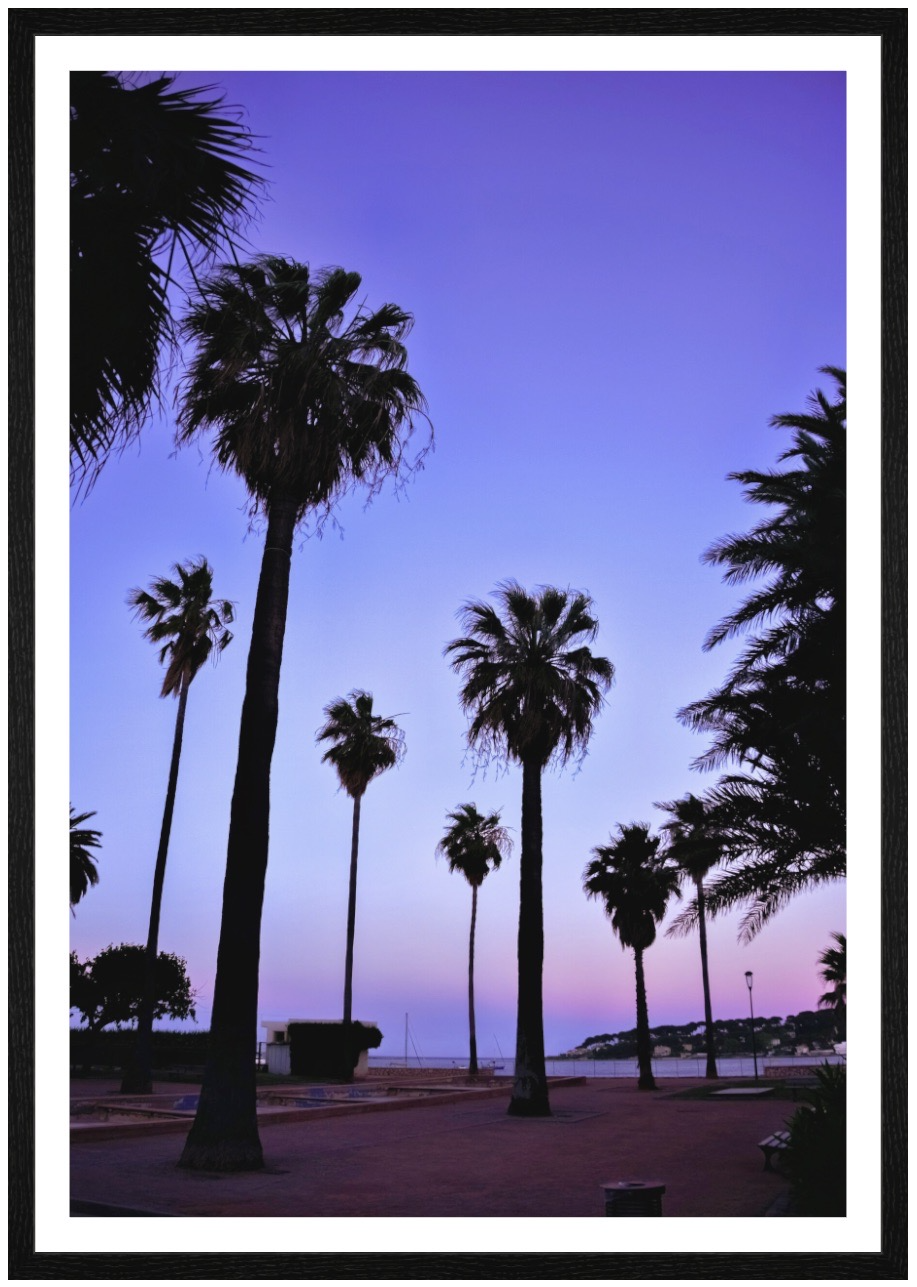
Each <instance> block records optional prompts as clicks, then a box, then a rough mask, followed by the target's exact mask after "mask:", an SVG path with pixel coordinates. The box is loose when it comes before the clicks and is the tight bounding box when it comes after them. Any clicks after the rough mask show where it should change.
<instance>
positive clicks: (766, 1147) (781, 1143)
mask: <svg viewBox="0 0 917 1287" xmlns="http://www.w3.org/2000/svg"><path fill="white" fill-rule="evenodd" d="M789 1139H790V1132H789V1131H774V1133H773V1135H768V1137H767V1139H764V1140H762V1141H761V1143H760V1144H759V1145H758V1148H759V1149H760V1150H761V1152H762V1153H763V1154H764V1169H765V1171H773V1169H774V1168H773V1167H772V1166H771V1158H772V1157H774V1155H775V1154H779V1153H782V1152H783V1150H784V1149H785V1148H786V1146H787V1144H788V1143H789Z"/></svg>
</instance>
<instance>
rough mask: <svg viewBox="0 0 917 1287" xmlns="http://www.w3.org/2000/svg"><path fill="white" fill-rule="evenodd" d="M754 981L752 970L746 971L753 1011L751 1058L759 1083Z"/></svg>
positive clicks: (749, 999) (750, 1004) (750, 1005)
mask: <svg viewBox="0 0 917 1287" xmlns="http://www.w3.org/2000/svg"><path fill="white" fill-rule="evenodd" d="M753 981H754V976H753V975H752V972H751V970H746V971H745V982H746V984H747V986H748V1006H749V1009H750V1010H751V1057H752V1059H754V1061H755V1081H756V1082H757V1080H758V1046H757V1043H756V1042H755V1007H754V1002H753V1001H752V999H751V985H752V982H753Z"/></svg>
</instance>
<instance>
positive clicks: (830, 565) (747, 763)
mask: <svg viewBox="0 0 917 1287" xmlns="http://www.w3.org/2000/svg"><path fill="white" fill-rule="evenodd" d="M822 369H823V371H825V372H826V373H827V374H829V375H831V376H832V377H833V378H834V379H835V381H836V382H837V386H838V389H837V397H836V400H835V401H833V402H832V401H830V400H829V399H828V398H827V397H826V396H825V395H824V394H823V393H822V392H821V391H816V393H815V394H814V396H813V398H812V399H811V405H810V409H809V411H808V412H807V413H805V414H802V415H780V416H775V417H774V419H773V421H772V423H773V424H774V425H776V426H778V427H780V428H788V429H792V430H793V431H794V432H793V442H792V446H791V447H789V448H788V449H787V450H786V451H785V452H784V453H783V454H782V456H781V457H780V459H781V461H789V462H791V467H789V468H787V469H785V470H783V471H776V470H775V471H771V472H759V471H754V470H748V471H745V472H741V473H735V474H731V475H730V477H731V478H733V479H735V480H736V481H738V482H740V483H742V484H743V485H744V487H745V494H746V497H747V498H748V500H750V501H752V502H753V503H755V504H758V505H764V506H766V507H768V510H769V516H768V517H767V518H765V519H764V520H762V521H761V522H760V523H759V524H758V525H757V526H756V527H754V528H753V529H752V530H751V531H750V532H749V533H747V534H745V535H741V536H728V537H726V538H724V539H723V540H721V541H718V542H717V543H716V544H715V545H713V546H712V547H711V549H710V550H708V552H707V553H706V555H705V556H704V557H705V559H706V560H707V561H708V562H710V563H713V564H715V565H717V566H722V567H724V568H725V569H726V571H725V580H726V581H727V582H728V583H729V584H732V585H741V584H744V583H745V582H747V581H749V580H759V579H761V578H766V579H765V580H763V581H761V584H760V585H759V588H757V589H756V590H755V591H754V592H753V593H752V594H751V595H750V596H749V597H748V598H747V599H746V600H745V602H744V603H743V604H742V605H741V606H740V607H739V608H738V609H737V610H736V611H735V612H733V613H731V614H729V616H727V617H726V618H725V619H724V620H723V621H722V622H721V623H720V624H719V625H718V626H717V627H716V628H715V629H714V630H712V631H711V632H710V634H709V636H708V638H707V640H706V642H705V645H704V647H705V648H706V649H710V648H713V647H715V646H716V645H717V644H719V643H721V642H723V641H724V640H727V639H730V638H733V637H734V636H736V635H738V634H740V633H743V632H745V631H748V630H751V629H756V630H757V633H756V634H754V635H752V637H751V638H750V640H749V643H748V645H747V647H746V648H745V650H744V652H743V653H742V654H741V655H740V657H739V659H738V661H737V662H736V663H735V664H734V666H733V668H732V671H731V673H730V674H729V676H728V678H727V680H726V682H725V683H724V684H723V685H722V686H721V687H720V688H719V689H717V690H716V691H714V692H712V693H710V694H709V695H708V696H707V697H705V698H703V699H702V700H700V701H697V702H693V703H692V704H691V705H690V706H687V707H685V708H684V709H683V710H682V711H680V712H679V718H680V719H681V720H682V722H683V723H685V724H687V725H688V726H689V727H690V728H693V729H695V730H698V731H701V732H710V733H712V734H713V735H714V741H713V743H712V745H711V746H710V748H709V749H708V750H707V751H706V752H705V753H704V754H703V755H702V756H700V757H699V759H698V760H697V762H696V763H697V767H700V768H720V767H722V766H724V765H726V764H727V763H728V762H730V761H731V762H733V763H734V764H735V765H736V770H735V771H733V772H731V773H730V774H728V775H727V776H726V777H724V778H723V779H722V781H721V782H720V783H719V784H718V786H717V787H716V788H715V789H714V790H713V791H711V792H709V793H708V802H709V803H710V804H711V805H712V806H713V807H714V809H715V811H716V814H717V819H718V826H719V829H720V832H721V834H722V836H723V838H724V848H725V853H726V856H727V858H728V860H729V862H728V866H729V870H728V871H727V872H726V873H725V874H724V875H722V876H720V877H718V878H717V880H716V881H714V882H712V884H710V885H709V886H708V888H707V895H708V902H707V906H708V910H709V911H710V912H711V913H713V912H714V911H717V910H723V909H725V908H728V907H731V906H734V905H735V904H736V903H738V902H748V903H749V904H750V906H749V910H748V913H747V915H746V917H745V918H744V920H743V922H742V936H743V937H744V938H745V939H746V940H747V939H748V938H751V937H753V936H754V935H755V934H756V933H757V932H758V930H759V929H760V927H761V926H762V925H763V924H764V923H766V921H767V920H768V919H769V918H770V917H771V916H772V915H773V914H774V912H775V911H777V910H778V909H779V908H780V907H782V906H784V905H785V903H786V902H787V901H788V900H789V899H790V898H791V897H793V895H794V894H796V893H797V892H799V891H800V890H802V889H807V888H811V887H813V886H815V885H818V884H820V883H822V882H824V881H832V880H837V879H839V878H840V877H843V875H844V873H845V871H846V805H845V801H846V760H845V756H846V602H847V601H846V435H847V426H846V421H847V396H846V375H845V373H844V372H843V371H842V370H839V369H837V368H835V367H824V368H822Z"/></svg>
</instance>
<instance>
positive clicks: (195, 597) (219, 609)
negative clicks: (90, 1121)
mask: <svg viewBox="0 0 917 1287" xmlns="http://www.w3.org/2000/svg"><path fill="white" fill-rule="evenodd" d="M172 573H173V575H174V577H175V579H174V580H169V578H168V577H155V578H154V579H153V581H152V582H151V583H150V588H149V590H139V589H135V590H131V592H130V594H129V595H128V599H127V601H128V603H129V604H130V606H131V607H132V608H133V609H134V615H135V616H136V617H137V619H138V620H139V621H142V622H145V623H147V628H146V630H145V631H144V632H143V635H144V638H145V639H148V640H149V641H150V643H153V644H156V645H161V647H160V648H159V661H160V664H161V665H163V666H165V668H166V672H165V675H164V677H163V681H162V688H161V689H160V692H159V696H160V697H175V698H177V699H178V709H177V711H176V715H175V735H174V737H173V739H172V759H171V761H170V764H169V781H168V785H167V787H166V803H165V808H164V809H163V814H162V826H161V827H160V830H159V847H158V849H157V851H156V866H155V868H154V870H153V896H152V899H151V900H150V924H149V930H148V932H147V941H146V991H145V997H144V1001H143V1003H142V1004H141V1006H140V1009H139V1012H138V1019H137V1042H136V1046H135V1050H134V1061H133V1063H132V1064H131V1065H129V1066H128V1067H127V1068H126V1069H125V1070H124V1077H123V1079H122V1082H121V1090H122V1091H123V1092H124V1093H125V1094H133V1095H136V1094H144V1095H146V1094H149V1092H150V1090H151V1089H152V1084H153V1071H152V1067H153V1066H152V1046H151V1040H152V1031H153V1005H154V1001H155V997H154V995H153V994H154V991H155V986H156V960H157V957H158V954H159V919H160V915H161V912H162V890H163V885H164V883H165V877H166V859H167V858H168V854H169V837H170V836H171V834H172V815H173V813H174V811H175V793H176V790H177V788H178V766H179V762H180V760H181V747H182V738H183V736H184V730H185V710H186V708H187V705H188V690H189V688H190V687H191V683H192V680H193V679H194V677H195V675H196V674H197V672H198V671H199V670H200V668H201V666H203V664H204V662H205V661H207V659H208V658H209V657H212V658H213V660H214V662H215V661H216V659H217V658H218V657H219V655H220V654H221V653H222V652H223V650H224V649H225V648H226V647H227V646H228V644H229V643H230V642H231V641H232V634H231V632H230V631H229V630H228V629H227V627H228V626H230V625H231V624H232V620H233V615H234V614H233V605H232V603H231V602H230V601H229V600H228V599H214V598H213V597H212V596H213V569H212V568H211V566H210V564H209V563H208V562H207V560H206V559H205V558H204V557H203V556H199V557H198V558H197V559H191V560H190V561H189V562H188V563H186V564H183V563H175V564H173V566H172Z"/></svg>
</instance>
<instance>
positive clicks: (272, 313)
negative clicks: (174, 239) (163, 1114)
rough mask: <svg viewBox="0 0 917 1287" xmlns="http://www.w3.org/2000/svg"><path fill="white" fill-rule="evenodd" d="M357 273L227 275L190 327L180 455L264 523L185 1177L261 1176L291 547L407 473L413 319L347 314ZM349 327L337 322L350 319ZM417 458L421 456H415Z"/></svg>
mask: <svg viewBox="0 0 917 1287" xmlns="http://www.w3.org/2000/svg"><path fill="white" fill-rule="evenodd" d="M359 288H360V278H359V276H358V275H357V274H356V273H346V272H344V271H343V270H342V269H338V268H336V269H328V270H325V271H324V272H321V273H316V274H313V273H312V272H311V271H310V269H309V267H308V266H307V265H305V264H299V263H296V262H294V261H292V260H288V259H282V258H278V257H276V256H264V257H262V258H260V259H257V260H255V261H254V262H253V263H250V264H246V265H242V266H236V267H226V268H224V269H223V270H222V271H221V272H220V273H219V274H218V275H217V276H216V277H215V278H213V279H212V280H211V281H209V282H207V283H206V284H205V286H204V287H203V289H202V293H201V296H200V299H199V300H198V302H197V303H196V304H195V306H194V308H193V309H192V310H191V312H190V314H189V316H188V319H187V322H186V332H187V335H188V338H189V339H191V340H193V341H194V342H195V343H196V352H195V355H194V358H193V360H192V362H191V365H190V368H189V371H188V374H187V376H186V379H185V382H184V385H183V390H182V400H181V404H180V409H179V425H180V428H179V435H178V437H179V442H187V441H189V440H190V439H193V438H194V437H195V436H196V435H197V434H199V433H200V432H202V431H203V430H206V429H211V430H213V433H214V437H213V444H212V446H213V453H214V456H215V459H216V461H217V463H218V464H219V465H220V466H221V468H223V469H227V470H232V471H234V472H235V473H237V474H238V475H240V477H241V478H242V479H243V480H244V482H245V485H246V487H247V488H248V491H249V495H250V496H251V501H252V510H253V513H255V514H260V515H263V516H264V517H265V518H266V520H267V531H266V535H265V543H264V555H263V560H262V564H261V577H260V581H259V584H258V595H257V599H256V602H255V614H254V620H253V623H252V642H251V650H250V652H249V657H248V669H247V674H246V685H245V699H244V702H243V706H242V719H241V727H240V732H239V758H238V762H237V766H236V778H235V785H234V787H233V797H232V812H231V818H230V825H229V841H228V846H227V856H226V879H225V883H224V886H223V915H222V926H221V930H220V946H219V952H218V956H217V973H216V982H215V984H214V996H213V1012H212V1019H211V1027H210V1061H209V1063H208V1066H207V1069H206V1071H205V1074H204V1082H203V1085H202V1087H201V1096H200V1103H199V1107H198V1112H197V1116H196V1117H195V1120H194V1125H193V1127H192V1129H191V1133H190V1134H189V1136H188V1140H187V1143H186V1145H185V1150H184V1153H183V1154H182V1162H181V1164H182V1165H183V1166H188V1167H199V1168H201V1169H204V1170H208V1169H209V1170H252V1169H257V1168H259V1167H261V1166H263V1164H264V1159H263V1154H262V1150H261V1141H260V1139H259V1137H258V1123H257V1117H256V1111H255V1102H256V1101H255V1060H254V1057H253V1050H254V1043H255V1040H256V1037H257V1022H258V1010H257V1002H258V961H259V954H260V933H261V909H262V903H263V899H264V879H265V872H266V868H267V854H268V815H269V800H270V772H271V758H272V755H273V751H274V738H275V735H276V732H277V713H278V705H277V699H278V686H279V681H280V663H281V657H282V653H283V638H284V630H285V626H286V615H287V599H288V594H289V581H290V558H291V554H292V549H293V536H294V533H295V531H296V529H297V527H298V526H299V524H300V523H301V522H302V521H303V520H304V519H305V518H306V516H307V515H309V514H310V513H311V514H316V512H317V513H318V514H319V515H323V514H324V515H327V514H328V513H329V512H330V511H331V509H332V508H333V506H334V504H335V502H336V501H337V500H338V499H339V498H340V497H341V496H342V495H343V494H344V493H345V492H347V491H348V490H349V489H351V488H353V487H355V486H356V485H357V484H362V485H363V486H365V487H367V488H368V489H369V491H370V493H371V494H372V493H373V492H375V491H376V490H378V488H379V487H380V486H381V485H382V482H383V481H384V479H385V478H386V477H388V476H391V475H394V476H395V477H396V478H397V477H399V476H404V475H406V474H408V473H410V471H411V470H412V469H413V468H414V467H415V466H416V465H417V463H418V461H419V457H417V458H416V459H415V460H413V461H409V460H407V459H406V455H405V453H406V443H407V439H408V438H409V436H410V433H411V430H412V428H413V419H414V416H415V415H418V414H422V413H423V411H424V408H425V402H424V399H423V395H422V394H421V392H420V389H419V388H418V386H417V384H416V382H415V381H414V379H413V378H412V377H411V376H410V375H409V374H408V373H407V370H406V369H405V368H406V362H407V352H406V349H405V347H404V344H403V340H404V337H405V336H406V335H407V333H408V331H409V329H410V326H411V322H412V318H411V316H410V314H409V313H405V312H403V310H402V309H400V308H398V307H397V306H396V305H394V304H384V305H383V306H382V307H381V308H379V309H377V310H376V311H375V312H373V313H368V312H366V311H365V310H364V309H362V308H356V309H353V308H352V302H353V299H354V296H355V295H356V293H357V291H358V290H359ZM348 313H349V317H348ZM421 454H422V453H421Z"/></svg>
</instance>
